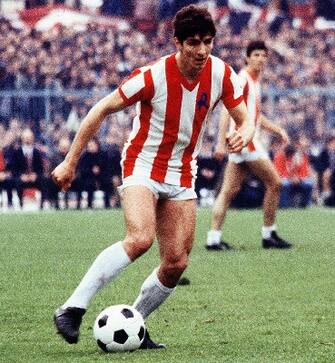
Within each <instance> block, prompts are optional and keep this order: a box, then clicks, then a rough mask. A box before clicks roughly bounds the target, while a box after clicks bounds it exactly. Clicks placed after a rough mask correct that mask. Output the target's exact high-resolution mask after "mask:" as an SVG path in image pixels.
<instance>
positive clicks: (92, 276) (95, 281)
mask: <svg viewBox="0 0 335 363" xmlns="http://www.w3.org/2000/svg"><path fill="white" fill-rule="evenodd" d="M130 262H131V260H130V258H129V257H128V255H127V253H126V251H125V250H124V248H123V246H122V242H117V243H115V244H113V245H111V246H109V247H107V248H106V249H105V250H103V251H102V252H101V253H100V255H99V256H98V257H97V258H96V259H95V261H94V262H93V264H92V266H91V267H90V268H89V270H88V271H87V272H86V275H85V276H84V277H83V279H82V280H81V282H80V284H79V286H78V287H77V288H76V289H75V291H74V292H73V294H72V295H71V296H70V298H69V299H68V300H67V301H66V302H65V304H64V305H63V306H62V307H63V308H67V307H69V306H71V307H77V308H83V309H86V308H87V306H88V304H89V302H90V301H91V299H92V298H93V297H94V295H95V294H96V293H97V292H98V290H100V289H101V288H103V287H104V286H105V285H106V284H107V283H108V282H110V281H111V280H112V279H114V278H115V277H116V276H117V275H118V274H119V273H120V272H121V271H122V270H123V269H124V268H125V267H126V266H127V265H129V264H130Z"/></svg>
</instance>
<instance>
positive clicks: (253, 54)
mask: <svg viewBox="0 0 335 363" xmlns="http://www.w3.org/2000/svg"><path fill="white" fill-rule="evenodd" d="M267 57H268V49H267V47H266V45H265V43H264V42H263V41H252V42H250V43H249V45H248V46H247V50H246V67H245V68H244V69H242V70H241V72H240V73H239V77H240V79H241V82H242V86H243V94H244V99H245V101H246V104H247V108H248V114H249V117H250V119H251V120H253V122H254V123H255V125H256V132H255V136H254V138H253V140H252V141H251V142H250V143H248V145H247V146H246V147H244V148H243V149H242V151H241V152H239V153H234V154H230V155H229V157H228V163H227V166H226V169H225V174H224V179H223V185H222V187H221V190H220V193H219V195H218V197H217V199H216V201H215V203H214V207H213V213H212V221H211V230H210V231H209V232H208V234H207V244H206V248H207V250H210V251H225V250H229V249H232V246H231V245H230V244H228V243H227V242H225V241H223V240H222V238H221V235H222V232H221V228H222V225H223V223H224V220H225V217H226V213H227V210H228V208H229V206H230V203H231V201H232V200H233V199H234V197H235V196H236V195H237V193H238V192H239V190H240V188H241V184H242V182H243V180H244V178H245V176H246V174H247V172H251V173H252V174H254V175H256V176H257V177H258V178H259V179H260V180H262V182H263V183H264V185H265V188H266V191H265V195H264V201H263V210H264V217H263V219H264V225H263V227H262V245H263V248H281V249H283V248H290V247H291V244H290V243H288V242H287V241H285V240H283V239H282V238H280V237H279V236H278V234H277V231H276V230H277V227H276V224H275V217H276V210H277V208H278V203H279V197H280V189H281V180H280V177H279V175H278V172H277V171H276V169H275V167H274V165H273V163H272V162H271V160H270V159H269V156H268V154H267V152H266V151H265V149H264V147H263V145H262V144H261V142H260V140H259V132H260V128H261V127H262V128H264V129H265V130H267V131H270V132H272V133H275V134H277V135H279V137H280V138H281V139H282V140H283V141H284V142H285V143H287V142H288V141H289V138H288V135H287V133H286V131H285V130H284V129H282V128H281V127H279V126H277V125H275V124H273V123H271V122H270V121H269V120H268V119H267V118H266V117H265V116H264V115H263V114H262V112H261V87H260V76H261V73H262V70H263V68H264V66H265V64H266V61H267ZM229 121H230V115H229V113H228V112H227V111H226V110H223V114H222V118H221V121H220V129H219V137H218V144H217V148H216V151H215V152H216V156H217V157H219V158H222V157H223V155H224V152H225V144H226V135H227V129H228V124H229ZM236 126H237V127H238V125H236ZM236 126H235V127H236Z"/></svg>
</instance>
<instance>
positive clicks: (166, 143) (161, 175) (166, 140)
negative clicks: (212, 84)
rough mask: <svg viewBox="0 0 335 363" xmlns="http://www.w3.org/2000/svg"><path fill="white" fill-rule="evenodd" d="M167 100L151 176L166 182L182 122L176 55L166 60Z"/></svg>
mask: <svg viewBox="0 0 335 363" xmlns="http://www.w3.org/2000/svg"><path fill="white" fill-rule="evenodd" d="M165 72H166V87H167V101H166V110H165V121H164V131H163V138H162V141H161V144H160V145H159V148H158V151H157V155H156V157H155V159H154V162H153V166H152V170H151V176H150V177H151V178H152V179H154V180H157V181H159V182H164V179H165V176H166V173H167V169H168V162H169V159H170V158H171V154H172V150H173V147H174V145H175V143H176V141H177V139H178V131H179V124H180V111H181V102H182V95H183V91H182V88H181V84H180V80H179V73H178V69H177V67H176V63H175V59H174V55H173V56H171V57H168V58H167V59H166V60H165Z"/></svg>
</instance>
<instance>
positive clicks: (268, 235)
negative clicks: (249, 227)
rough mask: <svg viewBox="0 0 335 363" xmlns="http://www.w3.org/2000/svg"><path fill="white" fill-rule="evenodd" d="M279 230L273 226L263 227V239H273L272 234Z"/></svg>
mask: <svg viewBox="0 0 335 363" xmlns="http://www.w3.org/2000/svg"><path fill="white" fill-rule="evenodd" d="M276 229H277V227H276V225H275V224H273V225H272V226H263V227H262V238H264V239H269V238H271V233H272V232H273V231H275V230H276Z"/></svg>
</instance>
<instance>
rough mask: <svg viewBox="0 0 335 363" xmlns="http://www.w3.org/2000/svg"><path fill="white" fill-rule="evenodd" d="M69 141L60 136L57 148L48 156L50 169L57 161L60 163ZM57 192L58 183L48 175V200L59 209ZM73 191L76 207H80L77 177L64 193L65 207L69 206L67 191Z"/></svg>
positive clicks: (68, 146)
mask: <svg viewBox="0 0 335 363" xmlns="http://www.w3.org/2000/svg"><path fill="white" fill-rule="evenodd" d="M70 145H71V141H70V139H69V138H68V137H62V138H61V139H60V140H59V143H58V150H57V151H55V152H54V153H53V155H52V156H51V158H50V170H53V169H54V168H55V167H56V166H57V165H58V164H59V163H61V162H62V161H63V160H64V158H65V156H66V154H67V153H68V151H69V149H70ZM59 192H60V189H59V187H58V185H57V184H56V183H55V182H54V181H53V179H52V178H51V177H50V176H49V177H48V196H49V201H50V203H51V205H52V206H54V207H55V208H56V209H59V208H60V206H59ZM70 192H75V194H76V196H77V198H76V200H77V206H76V208H77V209H80V199H81V188H80V181H79V179H78V178H76V179H74V181H73V183H72V185H71V188H70V191H67V192H65V193H64V207H65V209H67V208H68V207H69V193H70Z"/></svg>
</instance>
